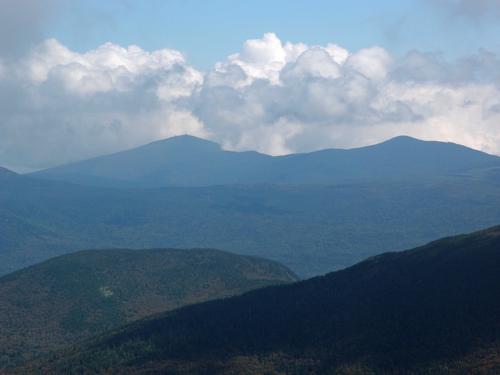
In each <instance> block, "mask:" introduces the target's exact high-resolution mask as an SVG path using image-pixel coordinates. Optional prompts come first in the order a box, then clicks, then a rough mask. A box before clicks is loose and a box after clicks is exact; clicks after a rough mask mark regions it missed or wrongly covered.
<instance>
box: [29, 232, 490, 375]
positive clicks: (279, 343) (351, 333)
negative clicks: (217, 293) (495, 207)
mask: <svg viewBox="0 0 500 375" xmlns="http://www.w3.org/2000/svg"><path fill="white" fill-rule="evenodd" d="M499 267H500V227H498V226H497V227H493V228H490V229H488V230H483V231H479V232H476V233H471V234H468V235H460V236H456V237H449V238H444V239H441V240H438V241H433V242H431V243H429V244H427V245H425V246H421V247H418V248H415V249H411V250H407V251H405V252H400V253H386V254H382V255H379V256H376V257H372V258H370V259H367V260H366V261H363V262H361V263H358V264H357V265H355V266H352V267H349V268H347V269H345V270H342V271H337V272H334V273H331V274H328V275H325V276H320V277H316V278H313V279H309V280H305V281H301V282H298V283H295V284H291V285H283V286H276V287H268V288H264V289H260V290H256V291H251V292H249V293H246V294H244V295H241V296H237V297H233V298H230V299H226V300H217V301H212V302H207V303H203V304H198V305H194V306H188V307H184V308H182V309H179V310H175V311H174V312H170V313H167V314H163V315H159V316H156V317H153V318H150V319H147V320H143V321H139V322H136V323H134V324H132V325H128V326H126V327H123V328H121V329H118V330H116V331H115V332H114V333H109V334H106V335H103V336H100V337H98V338H96V339H95V340H93V341H92V342H89V343H87V344H83V345H80V346H79V347H77V348H75V349H74V350H69V351H67V352H64V353H59V355H58V356H56V359H55V360H52V359H51V360H49V361H45V363H36V364H34V365H33V367H31V368H32V369H44V370H50V371H51V372H52V373H55V374H57V373H67V372H72V371H73V372H79V371H83V370H88V369H92V371H94V373H120V372H121V373H124V372H127V373H137V374H142V373H144V374H146V373H162V372H172V373H175V374H234V373H242V374H261V373H297V374H298V373H339V374H377V373H395V374H396V373H398V374H399V373H401V374H403V373H404V374H442V373H457V374H466V373H474V374H491V375H493V374H496V373H498V372H497V371H498V370H500V350H499V349H498V348H499V344H500V321H499V320H498V316H499V314H500V301H499V300H498V298H497V296H498V293H500V273H499V272H498V269H499ZM26 370H27V369H26V368H24V369H23V371H26ZM28 373H29V371H28Z"/></svg>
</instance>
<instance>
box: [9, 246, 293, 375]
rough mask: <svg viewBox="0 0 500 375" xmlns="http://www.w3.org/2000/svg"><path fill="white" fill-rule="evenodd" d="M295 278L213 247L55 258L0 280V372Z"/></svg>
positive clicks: (86, 253) (275, 267) (260, 261)
mask: <svg viewBox="0 0 500 375" xmlns="http://www.w3.org/2000/svg"><path fill="white" fill-rule="evenodd" d="M295 280H296V277H295V275H294V274H293V273H292V272H291V271H289V270H288V269H287V268H285V267H283V266H281V265H280V264H278V263H274V262H271V261H268V260H264V259H261V258H253V257H245V256H239V255H234V254H230V253H226V252H222V251H218V250H142V251H134V250H94V251H82V252H78V253H74V254H71V255H65V256H62V257H58V258H54V259H51V260H49V261H46V262H44V263H41V264H38V265H35V266H33V267H30V268H27V269H23V270H21V271H18V272H16V273H13V274H11V275H8V276H4V277H3V278H0V301H1V304H0V327H1V335H0V372H1V368H2V367H6V366H9V365H10V366H11V365H14V364H19V363H20V362H21V361H23V360H25V359H29V358H32V357H33V356H36V355H40V354H43V353H46V352H47V351H49V350H52V349H56V348H61V347H63V346H65V345H68V344H71V343H74V342H75V341H78V340H81V339H82V338H85V337H88V336H89V335H95V334H97V333H100V332H103V331H105V330H108V329H111V328H115V327H117V326H118V325H122V324H124V323H126V322H130V321H132V320H136V319H139V318H142V317H145V316H147V315H150V314H154V313H158V312H161V311H165V310H171V309H174V308H177V307H180V306H184V305H187V304H193V303H196V302H202V301H207V300H210V299H214V298H222V297H228V296H233V295H236V294H240V293H243V292H246V291H249V290H251V289H255V288H259V287H263V286H268V285H275V284H283V283H289V282H292V281H295Z"/></svg>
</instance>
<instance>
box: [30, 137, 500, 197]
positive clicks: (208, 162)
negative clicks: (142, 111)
mask: <svg viewBox="0 0 500 375" xmlns="http://www.w3.org/2000/svg"><path fill="white" fill-rule="evenodd" d="M490 168H498V170H500V158H499V157H497V156H493V155H489V154H485V153H483V152H479V151H476V150H472V149H470V148H467V147H464V146H461V145H457V144H453V143H443V142H428V141H427V142H426V141H420V140H417V139H414V138H410V137H406V136H401V137H397V138H394V139H391V140H388V141H386V142H383V143H380V144H377V145H373V146H368V147H361V148H356V149H349V150H341V149H328V150H322V151H317V152H312V153H305V154H291V155H286V156H276V157H272V156H269V155H264V154H259V153H257V152H233V151H225V150H223V149H222V148H221V146H220V145H218V144H216V143H213V142H210V141H207V140H203V139H199V138H195V137H192V136H178V137H173V138H169V139H166V140H161V141H157V142H153V143H151V144H148V145H145V146H142V147H139V148H136V149H132V150H128V151H123V152H119V153H116V154H112V155H106V156H101V157H98V158H94V159H90V160H85V161H80V162H77V163H73V164H69V165H63V166H59V167H55V168H50V169H47V170H43V171H39V172H36V173H34V174H32V176H34V177H41V178H47V179H55V180H61V181H68V182H74V183H79V184H85V185H92V186H107V187H111V186H112V187H161V186H208V185H226V184H262V183H272V184H277V183H279V184H345V183H354V182H367V181H368V182H373V181H384V182H386V181H388V180H401V179H415V178H431V177H438V176H443V175H453V174H461V173H468V172H470V171H471V170H477V169H490Z"/></svg>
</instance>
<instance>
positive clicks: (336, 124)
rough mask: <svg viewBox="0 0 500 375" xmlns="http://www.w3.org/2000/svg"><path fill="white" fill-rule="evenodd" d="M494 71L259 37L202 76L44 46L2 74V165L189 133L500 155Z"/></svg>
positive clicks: (40, 163) (165, 53)
mask: <svg viewBox="0 0 500 375" xmlns="http://www.w3.org/2000/svg"><path fill="white" fill-rule="evenodd" d="M499 72H500V60H499V59H498V57H497V56H496V55H495V54H493V53H491V52H489V51H484V50H481V51H478V53H476V54H474V55H471V56H467V57H465V58H463V59H460V60H458V61H454V62H448V61H446V60H445V59H444V58H443V57H442V56H440V55H439V54H435V53H425V52H420V51H410V52H408V53H407V54H406V55H404V56H400V57H398V56H392V55H391V54H390V53H389V52H388V51H386V50H384V49H383V48H381V47H377V46H373V47H368V48H364V49H361V50H358V51H347V50H346V49H344V48H342V47H340V46H338V45H335V44H328V45H324V46H309V45H306V44H303V43H291V42H283V41H281V40H280V39H279V38H278V36H277V35H275V34H272V33H267V34H265V35H264V36H263V37H262V38H260V39H253V40H249V41H247V42H245V43H244V44H243V47H242V50H241V51H240V52H238V53H235V54H232V55H230V56H228V57H227V58H226V59H225V60H223V61H220V62H218V63H217V64H215V66H214V68H213V69H211V70H210V71H208V72H201V71H199V70H197V69H196V68H194V67H193V66H191V65H190V64H189V62H188V61H186V58H185V57H184V56H183V55H182V53H180V52H179V51H176V50H171V49H164V50H158V51H152V52H148V51H144V50H143V49H141V48H140V47H138V46H129V47H122V46H118V45H115V44H112V43H107V44H104V45H102V46H100V47H98V48H96V49H95V50H91V51H87V52H85V53H77V52H75V51H72V50H71V49H69V48H67V47H66V46H64V45H62V44H61V43H60V42H58V41H57V40H53V39H49V40H46V41H45V42H43V43H40V44H39V45H38V46H36V47H35V48H33V49H32V51H31V52H30V53H29V54H27V55H26V56H24V57H23V58H19V59H16V60H15V61H14V60H11V59H10V60H9V59H8V60H5V61H3V62H2V61H0V164H4V165H9V166H14V167H17V168H18V169H23V168H27V169H29V168H42V167H47V166H50V165H55V164H58V163H63V162H68V161H73V160H78V159H82V158H85V157H90V156H95V155H98V154H103V153H108V152H113V151H117V150H121V149H126V148H129V147H133V146H137V145H140V144H143V143H146V142H149V141H153V140H157V139H161V138H166V137H169V136H173V135H177V134H184V133H189V134H193V135H196V136H200V137H206V138H210V139H213V140H215V141H217V142H220V143H221V144H223V146H224V147H225V148H227V149H233V150H249V149H251V150H258V151H261V152H265V153H269V154H274V155H277V154H286V153H290V152H304V151H311V150H316V149H319V148H325V147H354V146H362V145H366V144H370V143H375V142H379V141H382V140H385V139H387V138H390V137H393V136H396V135H400V134H407V135H412V136H415V137H420V138H424V139H437V140H444V141H454V142H457V143H462V144H466V145H468V146H471V147H474V148H478V149H482V150H485V151H488V152H493V153H498V154H500V109H499V108H500V73H499Z"/></svg>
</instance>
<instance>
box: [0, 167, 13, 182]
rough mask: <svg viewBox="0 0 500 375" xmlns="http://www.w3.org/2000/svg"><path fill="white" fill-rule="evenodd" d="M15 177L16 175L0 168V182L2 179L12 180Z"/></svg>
mask: <svg viewBox="0 0 500 375" xmlns="http://www.w3.org/2000/svg"><path fill="white" fill-rule="evenodd" d="M15 176H16V173H14V172H12V171H10V170H8V169H7V168H2V167H0V181H1V180H2V179H7V178H12V177H15Z"/></svg>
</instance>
